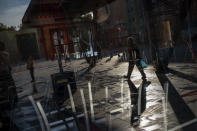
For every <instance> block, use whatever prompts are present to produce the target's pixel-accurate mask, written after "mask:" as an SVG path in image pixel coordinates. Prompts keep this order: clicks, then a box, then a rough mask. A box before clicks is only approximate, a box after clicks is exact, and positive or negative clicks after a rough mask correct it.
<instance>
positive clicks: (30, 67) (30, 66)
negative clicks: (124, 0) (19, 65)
mask: <svg viewBox="0 0 197 131" xmlns="http://www.w3.org/2000/svg"><path fill="white" fill-rule="evenodd" d="M27 69H28V70H29V72H30V75H31V79H32V80H31V82H34V81H35V77H34V60H33V57H32V56H30V57H29V58H28V60H27Z"/></svg>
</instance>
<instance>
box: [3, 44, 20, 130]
mask: <svg viewBox="0 0 197 131" xmlns="http://www.w3.org/2000/svg"><path fill="white" fill-rule="evenodd" d="M17 100H18V97H17V92H16V86H15V84H14V80H13V78H12V75H11V66H10V61H9V53H8V52H6V51H5V44H4V43H3V42H0V130H3V131H7V130H10V127H11V126H14V125H15V124H14V122H13V121H12V118H11V117H10V115H9V114H10V112H9V111H10V110H11V109H14V108H15V106H16V103H17ZM8 122H9V124H8ZM16 128H17V127H16Z"/></svg>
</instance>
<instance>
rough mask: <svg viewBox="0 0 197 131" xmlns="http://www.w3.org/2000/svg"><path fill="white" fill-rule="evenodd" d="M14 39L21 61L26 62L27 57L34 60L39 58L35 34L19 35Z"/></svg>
mask: <svg viewBox="0 0 197 131" xmlns="http://www.w3.org/2000/svg"><path fill="white" fill-rule="evenodd" d="M16 38H17V46H18V49H19V52H20V53H21V55H22V59H23V60H27V58H28V57H29V56H33V57H34V59H38V58H39V54H38V47H37V41H36V35H35V33H26V34H20V35H17V36H16Z"/></svg>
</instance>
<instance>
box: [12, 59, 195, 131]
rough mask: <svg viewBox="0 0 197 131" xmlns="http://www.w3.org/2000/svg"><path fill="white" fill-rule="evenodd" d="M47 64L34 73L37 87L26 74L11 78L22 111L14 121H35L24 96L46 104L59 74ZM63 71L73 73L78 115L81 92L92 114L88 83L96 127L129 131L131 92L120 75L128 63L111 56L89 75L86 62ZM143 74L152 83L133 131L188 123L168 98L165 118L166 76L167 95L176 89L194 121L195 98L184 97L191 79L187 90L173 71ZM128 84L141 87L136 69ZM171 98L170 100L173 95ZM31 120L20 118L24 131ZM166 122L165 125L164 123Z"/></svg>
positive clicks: (149, 71) (78, 63) (80, 104)
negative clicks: (182, 119) (26, 115)
mask: <svg viewBox="0 0 197 131" xmlns="http://www.w3.org/2000/svg"><path fill="white" fill-rule="evenodd" d="M49 63H50V64H49ZM49 63H48V62H43V63H41V64H40V65H42V66H37V68H36V69H35V75H36V83H34V84H32V83H30V76H29V74H28V71H21V72H16V73H14V74H13V77H14V79H15V83H16V86H17V90H18V92H19V98H20V101H19V108H20V109H21V110H19V109H18V110H17V113H18V114H17V115H18V116H17V117H16V118H17V119H19V116H21V114H23V115H24V114H29V115H30V116H32V117H36V116H35V112H34V115H32V114H33V113H31V110H28V108H30V107H32V106H31V103H30V102H29V101H28V97H27V96H29V95H32V96H33V98H34V99H35V100H39V101H41V102H42V101H46V100H47V99H46V98H51V96H52V93H53V90H52V85H51V80H50V75H51V74H53V73H57V72H58V71H59V70H58V65H57V62H56V61H54V62H49ZM177 66H180V67H179V68H181V67H185V65H181V64H174V65H173V64H172V65H170V67H172V69H173V68H175V69H178V67H177ZM38 67H39V68H38ZM192 67H193V70H195V68H197V66H196V65H193V66H192ZM64 68H65V70H72V71H75V72H76V76H77V77H76V78H77V88H78V90H77V92H76V93H75V94H73V98H74V104H75V107H76V112H77V114H83V113H84V111H83V104H82V103H83V102H82V97H81V94H80V89H83V91H84V96H85V101H86V106H87V111H88V114H89V116H91V110H90V108H91V107H90V99H89V89H88V82H90V83H91V89H92V95H93V105H94V106H93V107H94V116H95V120H96V125H97V126H98V127H99V128H101V129H102V130H106V129H107V128H109V125H111V128H112V129H113V130H122V131H126V130H131V128H132V127H131V126H130V117H131V115H130V114H131V111H130V104H131V103H130V95H129V93H130V91H129V85H128V82H127V81H126V80H125V79H123V75H125V74H126V73H127V68H128V63H127V62H121V61H120V60H119V58H118V56H114V57H113V58H112V59H111V60H109V57H106V58H103V59H102V60H101V61H99V62H98V63H97V65H96V67H94V68H92V69H91V70H90V72H87V73H85V72H86V70H87V68H88V64H87V63H86V62H85V60H76V61H73V62H72V63H67V64H65V65H64ZM190 68H191V67H187V66H186V69H190ZM186 69H185V70H186ZM193 70H192V69H191V72H193ZM186 72H187V70H186ZM145 73H146V74H147V78H148V80H149V81H151V84H150V85H149V86H148V87H147V88H146V90H145V92H144V94H145V95H144V96H145V98H146V99H145V100H146V102H145V103H144V104H146V109H145V111H144V112H143V113H142V115H141V117H140V124H139V126H138V127H136V128H135V129H134V130H139V131H141V130H145V131H154V130H161V131H163V130H164V128H165V127H166V125H167V129H168V130H169V129H172V128H174V127H176V126H179V125H180V124H184V122H187V121H180V120H181V118H180V117H179V116H177V111H179V109H178V108H176V109H175V108H174V105H173V104H172V99H171V98H170V97H169V102H167V109H166V110H167V111H166V113H167V114H166V117H165V116H164V112H163V111H164V108H163V105H162V97H165V96H166V94H165V90H166V89H165V88H166V87H165V84H166V81H167V80H165V79H164V78H163V77H166V76H167V78H168V79H169V80H170V81H171V83H173V84H169V94H170V93H172V92H171V91H172V90H170V88H171V85H174V86H173V87H175V88H173V89H176V90H175V91H177V92H178V94H179V95H178V96H181V95H183V96H184V97H183V100H184V101H185V102H186V108H187V106H188V107H189V108H187V109H189V115H190V117H189V118H188V120H190V119H192V118H193V116H194V117H195V116H196V110H195V109H196V98H195V97H192V96H195V95H192V96H190V97H188V96H187V93H189V94H190V93H191V94H193V92H191V90H192V91H193V90H196V88H195V87H196V84H195V81H192V80H191V79H190V80H189V81H190V85H189V86H191V87H188V88H187V86H182V85H184V84H186V83H185V78H184V79H183V78H182V79H181V81H182V84H180V85H179V83H180V82H177V81H180V79H177V76H174V75H172V74H173V72H172V71H171V73H169V74H167V75H161V74H156V73H155V71H154V69H153V67H152V66H148V68H146V69H145ZM184 73H185V72H184ZM179 75H180V74H179ZM193 76H195V73H194V74H193ZM179 77H180V76H179ZM174 79H175V81H174ZM131 80H132V81H133V83H134V84H135V86H136V87H139V86H140V85H141V83H142V81H141V76H140V73H139V71H138V70H137V68H136V67H135V68H134V72H133V73H132V77H131ZM122 81H123V82H122ZM160 82H161V83H160ZM122 84H123V86H122ZM187 85H188V84H187ZM179 87H180V88H179ZM107 88H108V95H109V99H108V101H107V102H106V89H107ZM35 89H36V90H37V92H36V91H35ZM121 89H123V93H122V94H121ZM180 90H181V92H180ZM185 90H186V92H185ZM188 90H189V91H188ZM173 91H174V90H173ZM194 92H195V91H194ZM175 93H176V92H175ZM131 94H132V92H131ZM171 95H172V96H173V94H171ZM185 95H186V96H187V97H186V96H185ZM46 96H47V97H46ZM122 98H123V99H122ZM122 100H123V102H122ZM178 100H182V99H181V98H179V99H178ZM24 103H26V104H24ZM27 103H28V104H27ZM179 104H181V103H179ZM64 105H65V107H67V108H69V109H70V108H71V103H70V100H66V101H65V103H64ZM48 106H49V105H48ZM184 107H185V106H184ZM45 108H47V105H46V106H45ZM48 108H51V107H48ZM122 108H123V110H118V111H117V112H115V110H117V109H122ZM190 109H191V110H190ZM108 112H111V113H112V115H111V117H110V118H111V124H110V123H109V122H110V120H109V115H108V114H107V113H108ZM113 112H114V113H113ZM19 114H20V115H19ZM192 115H193V116H192ZM30 118H31V117H27V118H23V119H22V118H20V119H21V121H20V122H21V123H22V122H23V123H26V124H25V125H26V126H24V128H23V129H25V128H28V126H30V125H32V124H28V123H29V121H30V120H29V119H30ZM32 119H33V118H32ZM33 120H36V118H34V119H33ZM165 120H166V121H167V122H164V121H165ZM37 121H38V120H37ZM20 122H18V123H20ZM32 123H33V122H32ZM165 124H166V125H165ZM52 129H53V130H59V129H61V130H65V126H64V125H61V124H60V125H59V127H58V128H57V127H56V128H52Z"/></svg>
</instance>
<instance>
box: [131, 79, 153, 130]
mask: <svg viewBox="0 0 197 131" xmlns="http://www.w3.org/2000/svg"><path fill="white" fill-rule="evenodd" d="M149 84H150V83H148V84H147V83H146V82H144V81H142V83H141V84H140V86H139V87H138V88H136V86H135V84H134V83H133V82H132V81H131V80H128V85H129V89H130V99H131V105H132V109H131V116H130V117H131V119H130V124H131V126H137V125H138V124H139V121H138V120H139V117H140V116H139V115H138V108H140V109H141V110H140V112H141V113H140V114H142V113H143V112H144V111H145V109H146V87H147V86H148V85H149ZM140 88H141V96H138V95H139V89H140ZM139 97H141V104H140V105H139V104H138V99H139Z"/></svg>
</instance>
